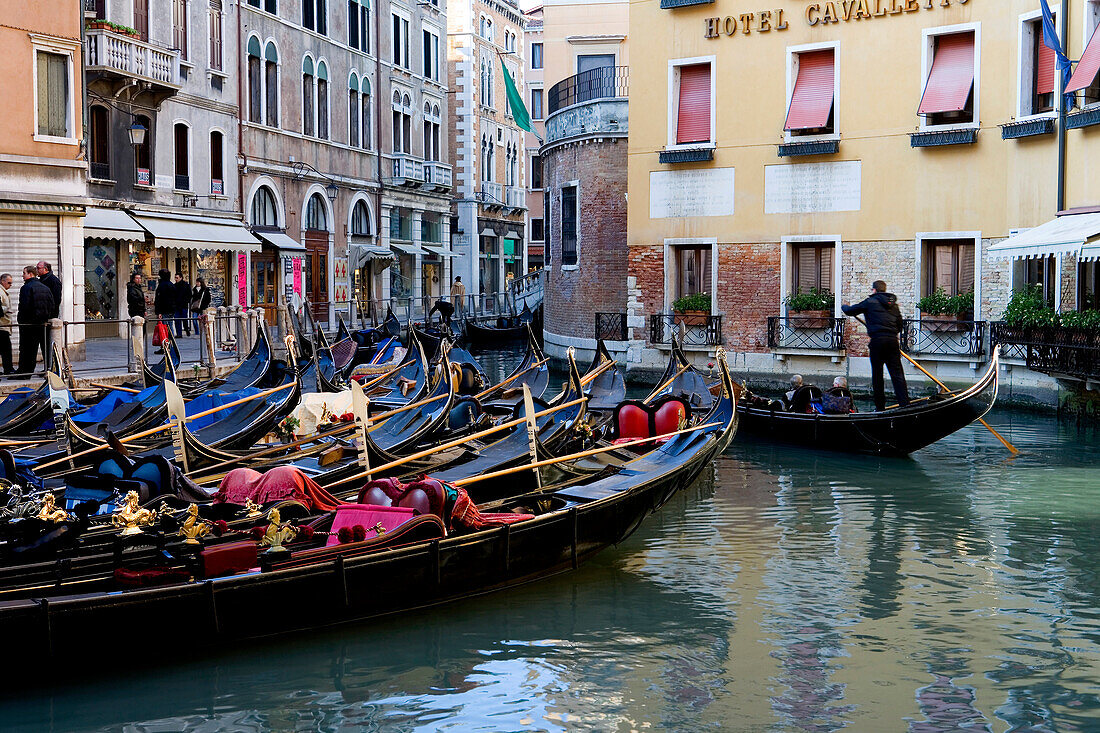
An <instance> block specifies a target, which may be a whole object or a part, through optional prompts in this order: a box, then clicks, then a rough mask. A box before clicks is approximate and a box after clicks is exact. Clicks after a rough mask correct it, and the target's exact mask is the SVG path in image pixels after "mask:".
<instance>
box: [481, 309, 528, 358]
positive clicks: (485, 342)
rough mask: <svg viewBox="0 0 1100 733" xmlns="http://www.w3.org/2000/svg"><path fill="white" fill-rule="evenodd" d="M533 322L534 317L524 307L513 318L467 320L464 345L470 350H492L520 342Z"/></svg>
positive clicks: (525, 336)
mask: <svg viewBox="0 0 1100 733" xmlns="http://www.w3.org/2000/svg"><path fill="white" fill-rule="evenodd" d="M534 322H535V316H534V314H533V313H532V312H531V309H530V308H528V307H527V306H526V305H524V306H523V310H522V311H521V312H520V313H519V315H515V316H499V317H497V318H490V319H489V320H487V321H482V322H478V321H476V320H473V319H467V320H466V321H465V326H464V328H465V336H466V343H468V344H469V345H470V347H471V348H493V347H496V346H501V345H507V344H510V343H514V342H516V341H522V340H523V339H525V338H527V334H528V331H529V329H530V328H531V327H532V326H533V324H534Z"/></svg>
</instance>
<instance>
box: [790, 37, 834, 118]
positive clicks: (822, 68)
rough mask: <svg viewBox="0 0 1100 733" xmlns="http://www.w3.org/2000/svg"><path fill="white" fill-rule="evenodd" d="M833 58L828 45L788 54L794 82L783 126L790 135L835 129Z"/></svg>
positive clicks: (832, 50)
mask: <svg viewBox="0 0 1100 733" xmlns="http://www.w3.org/2000/svg"><path fill="white" fill-rule="evenodd" d="M835 57H836V55H835V49H832V48H826V49H820V50H814V51H803V52H799V53H792V54H791V71H792V75H793V77H794V84H793V85H792V87H791V98H790V101H789V103H788V106H787V120H786V123H785V124H784V126H783V129H784V130H786V131H787V132H789V133H790V134H791V135H792V136H794V137H799V136H808V135H832V134H833V133H834V132H835V129H836V128H835V124H834V113H835V104H834V91H835V86H836V66H835Z"/></svg>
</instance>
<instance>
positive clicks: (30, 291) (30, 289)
mask: <svg viewBox="0 0 1100 733" xmlns="http://www.w3.org/2000/svg"><path fill="white" fill-rule="evenodd" d="M56 308H57V305H56V303H55V302H54V299H53V293H51V292H50V289H49V288H48V287H47V286H46V285H45V284H44V283H43V282H42V281H41V280H39V279H38V269H37V268H35V267H34V266H32V265H28V266H26V267H24V268H23V287H21V288H20V289H19V311H18V312H17V313H16V320H17V321H18V322H19V373H20V374H22V375H24V376H25V377H26V376H30V375H31V374H33V373H34V368H35V364H36V363H37V361H38V350H39V348H44V346H45V331H46V322H47V321H48V320H49V319H50V317H51V314H52V313H54V312H55V309H56ZM43 364H44V366H45V367H47V368H48V367H49V361H44V362H43Z"/></svg>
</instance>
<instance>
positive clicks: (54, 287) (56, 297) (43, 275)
mask: <svg viewBox="0 0 1100 733" xmlns="http://www.w3.org/2000/svg"><path fill="white" fill-rule="evenodd" d="M37 272H38V279H39V280H41V281H42V284H43V285H45V286H46V287H47V288H49V289H50V294H51V295H53V302H54V307H53V313H51V314H50V318H59V317H60V315H61V280H60V279H59V278H58V277H57V275H55V274H53V266H52V265H51V264H50V263H49V262H46V261H45V260H42V261H41V262H39V263H38V268H37Z"/></svg>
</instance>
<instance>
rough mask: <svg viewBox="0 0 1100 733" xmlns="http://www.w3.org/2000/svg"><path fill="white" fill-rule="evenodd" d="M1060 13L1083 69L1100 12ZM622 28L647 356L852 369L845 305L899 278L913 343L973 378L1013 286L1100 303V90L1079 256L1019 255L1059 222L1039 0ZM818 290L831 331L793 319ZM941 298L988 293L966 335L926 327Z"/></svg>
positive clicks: (725, 13)
mask: <svg viewBox="0 0 1100 733" xmlns="http://www.w3.org/2000/svg"><path fill="white" fill-rule="evenodd" d="M1063 9H1064V10H1065V11H1066V12H1068V14H1069V16H1068V18H1061V17H1060V14H1061V13H1062V12H1063ZM1052 10H1053V11H1054V13H1055V16H1056V17H1055V23H1056V25H1057V26H1058V27H1059V29H1062V28H1064V27H1065V26H1066V25H1068V34H1067V38H1068V55H1069V57H1070V58H1071V59H1073V60H1075V61H1076V60H1077V59H1080V58H1082V55H1083V54H1085V47H1086V46H1087V45H1088V42H1089V40H1090V39H1091V38H1092V34H1093V31H1094V30H1095V29H1096V27H1097V25H1098V24H1100V2H1096V1H1095V0H1072V1H1071V2H1069V3H1068V6H1065V7H1064V6H1059V5H1054V4H1052ZM629 12H630V14H629V29H630V30H629V37H630V43H631V45H632V46H633V47H634V49H635V53H634V57H633V58H632V60H631V66H630V76H631V80H630V118H631V120H630V136H629V155H628V157H629V171H628V201H629V203H628V240H629V251H630V277H629V281H628V288H629V293H630V297H629V302H630V303H631V307H630V308H628V316H629V320H630V322H631V324H632V328H631V334H630V336H631V338H632V341H633V343H635V344H639V345H642V344H644V346H643V347H642V348H636V349H633V350H632V353H633V355H632V357H631V358H632V359H633V360H634V362H636V363H644V362H645V361H646V358H647V355H648V354H659V350H655V349H651V348H647V347H649V346H653V345H658V346H659V345H663V344H665V343H666V342H667V341H669V340H670V336H671V335H672V334H673V333H676V332H680V333H681V334H683V335H686V336H687V337H688V341H689V343H691V342H694V343H695V344H697V345H698V346H699V347H700V348H702V347H706V346H710V347H713V346H714V345H716V344H717V343H720V342H724V343H725V344H726V345H727V347H728V348H730V349H731V351H732V352H734V353H735V354H737V356H738V358H739V359H740V360H741V362H742V364H743V366H744V367H745V369H746V370H747V371H754V370H759V371H761V372H771V373H774V372H775V371H776V370H777V369H778V370H780V371H783V370H790V371H802V370H806V371H810V372H812V371H814V369H820V370H821V371H828V372H837V371H840V372H844V371H847V372H849V373H852V374H855V375H857V376H858V375H860V374H861V373H866V372H867V366H866V359H863V358H860V357H862V355H863V354H865V350H864V349H863V346H862V343H863V342H862V340H861V336H860V334H862V327H860V328H859V329H858V330H857V328H856V326H855V324H853V323H852V322H851V321H843V320H842V319H841V318H840V317H841V315H842V314H841V312H840V305H841V303H848V302H854V301H858V300H861V299H863V298H864V297H865V296H866V295H867V294H868V292H869V290H870V287H871V283H872V281H874V280H877V279H883V280H886V281H887V283H888V285H889V287H890V290H891V292H894V293H895V294H897V296H898V298H899V301H900V304H901V307H902V311H903V313H904V314H905V315H906V317H907V318H909V319H911V322H910V323H909V329H910V331H909V333H908V336H909V338H910V339H911V340H910V342H909V348H910V349H911V350H913V351H915V352H917V353H921V354H923V355H925V356H926V357H927V358H928V359H930V360H931V363H932V364H933V365H935V367H936V368H937V369H938V370H940V371H941V374H946V375H955V376H958V377H959V378H964V377H966V376H968V375H970V374H973V371H972V370H973V369H977V368H979V366H980V364H981V363H983V362H984V361H986V360H987V359H988V357H989V354H990V351H991V348H990V338H991V332H990V326H989V324H990V323H991V322H993V321H997V320H998V319H1000V318H1001V316H1002V313H1003V311H1004V309H1005V306H1006V305H1007V302H1008V299H1009V297H1010V295H1011V293H1012V290H1013V288H1019V287H1021V286H1022V285H1024V284H1026V283H1028V282H1033V283H1036V284H1038V285H1040V286H1042V287H1043V288H1044V293H1045V295H1046V296H1047V297H1048V299H1049V300H1050V301H1051V302H1052V304H1053V305H1054V306H1055V307H1056V308H1058V309H1061V310H1073V309H1078V308H1082V309H1083V308H1086V307H1093V306H1094V305H1095V290H1096V288H1095V285H1096V283H1097V280H1096V272H1095V270H1096V268H1095V266H1094V265H1093V263H1092V261H1091V260H1090V259H1089V255H1088V252H1087V250H1088V244H1087V242H1088V241H1089V240H1090V237H1092V236H1095V235H1096V234H1100V227H1097V229H1096V231H1095V232H1092V231H1091V229H1090V227H1091V226H1092V224H1091V223H1088V222H1085V219H1088V218H1089V215H1090V212H1091V211H1093V209H1090V208H1089V207H1095V206H1097V205H1100V181H1098V180H1096V178H1095V176H1092V175H1091V168H1092V166H1093V165H1094V163H1093V161H1095V160H1100V158H1098V157H1097V154H1098V153H1100V137H1097V128H1096V127H1093V124H1094V123H1095V122H1096V121H1100V113H1098V111H1097V109H1096V108H1095V105H1097V103H1098V102H1100V88H1098V87H1097V85H1096V83H1095V80H1092V81H1091V82H1090V83H1089V85H1088V87H1087V88H1086V89H1085V90H1084V91H1083V92H1081V93H1078V94H1077V95H1076V105H1077V106H1076V107H1075V108H1074V109H1072V110H1070V111H1069V114H1068V120H1069V124H1068V126H1069V127H1072V128H1074V129H1069V130H1067V132H1066V135H1065V143H1066V154H1065V160H1066V169H1065V175H1064V179H1065V181H1064V186H1065V189H1064V190H1065V194H1064V195H1065V199H1064V204H1063V205H1062V209H1063V211H1062V213H1063V214H1065V215H1066V216H1064V217H1062V219H1064V220H1065V221H1063V224H1064V223H1066V222H1073V223H1074V224H1075V227H1071V228H1074V230H1075V233H1074V234H1073V237H1071V239H1073V241H1072V242H1071V243H1070V245H1068V246H1067V245H1066V244H1065V243H1064V242H1063V243H1059V242H1055V241H1045V240H1044V241H1041V242H1039V243H1037V244H1036V243H1030V244H1027V246H1025V247H1024V248H1023V249H1021V248H1020V247H1007V248H1006V246H1005V244H1004V243H1003V240H1005V239H1006V238H1007V237H1009V236H1010V235H1011V234H1014V233H1018V232H1021V231H1023V230H1027V229H1030V228H1035V227H1039V226H1040V225H1043V224H1045V223H1047V222H1050V221H1051V220H1053V219H1055V218H1056V216H1057V215H1058V214H1059V195H1058V189H1059V185H1060V184H1059V180H1060V179H1059V165H1058V157H1059V140H1058V137H1059V135H1058V114H1059V109H1058V100H1057V97H1058V94H1057V92H1051V91H1050V87H1051V85H1052V84H1053V85H1054V86H1057V84H1056V81H1055V80H1056V74H1055V73H1054V69H1053V63H1054V61H1053V54H1052V52H1050V51H1049V50H1047V49H1046V47H1045V46H1044V45H1043V43H1042V29H1041V16H1040V4H1039V0H919V1H918V0H852V1H851V2H848V1H840V0H837V1H836V2H818V1H815V2H787V1H781V2H778V3H775V4H774V6H772V7H767V6H760V5H759V4H753V3H751V2H743V1H742V0H717V2H709V3H690V2H684V0H663V2H644V3H643V2H632V3H631V4H630V11H629ZM1067 21H1068V23H1067ZM548 22H549V15H548ZM1097 46H1098V48H1097V52H1098V53H1100V43H1098V44H1097ZM639 48H642V49H645V52H644V53H638V52H637V49H639ZM1082 66H1083V64H1082ZM1094 117H1095V118H1096V119H1094ZM1074 214H1077V215H1079V216H1078V217H1076V218H1074V219H1069V218H1067V217H1068V216H1072V215H1074ZM1080 215H1083V217H1082V216H1080ZM1077 229H1081V230H1082V231H1083V232H1084V233H1083V234H1081V233H1080V232H1077V231H1076V230H1077ZM1085 230H1088V231H1085ZM1078 234H1081V237H1080V238H1079V240H1078V239H1074V238H1075V237H1078ZM1040 239H1043V238H1042V237H1040ZM1046 239H1051V238H1049V237H1048V238H1046ZM1054 239H1057V237H1054ZM999 244H1000V249H1007V250H1009V251H1007V252H998V245H999ZM1009 244H1011V242H1010V243H1009ZM811 288H818V289H820V290H822V291H828V292H830V293H831V294H832V295H833V296H834V298H833V302H832V304H831V305H827V308H828V310H829V311H830V312H829V313H827V314H821V315H824V316H827V317H829V318H831V319H835V320H829V321H826V320H823V319H822V318H821V317H815V318H810V319H808V320H807V319H802V318H801V317H800V316H798V315H796V314H795V313H794V306H797V305H799V303H798V302H797V300H795V301H793V302H792V300H791V299H790V296H791V295H792V294H795V293H799V292H802V293H805V292H806V291H808V290H810V289H811ZM940 288H943V289H944V293H945V295H946V296H965V295H966V294H967V293H968V292H970V291H972V292H973V297H974V302H973V308H972V311H971V312H970V313H964V314H963V315H962V316H960V318H961V319H962V320H963V321H965V324H960V325H955V326H950V327H943V326H939V325H936V324H930V323H929V321H931V320H938V319H939V316H937V315H935V314H933V313H922V312H921V311H920V310H919V309H918V308H917V303H918V301H919V300H920V299H921V298H922V297H924V296H928V295H930V294H933V293H935V292H936V291H937V290H938V289H940ZM695 293H706V294H708V295H709V296H711V316H710V319H709V320H708V321H707V322H706V323H705V324H703V323H702V322H699V324H698V325H689V326H687V327H684V326H681V322H682V321H683V318H678V317H677V316H675V315H674V309H673V305H674V303H675V301H676V300H677V299H679V298H681V297H683V296H687V295H692V294H695ZM945 333H950V334H951V335H950V336H949V337H945V336H944V335H943V334H945ZM852 357H855V358H852ZM654 360H655V362H656V361H661V360H662V357H659V356H657V357H655V359H654Z"/></svg>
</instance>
